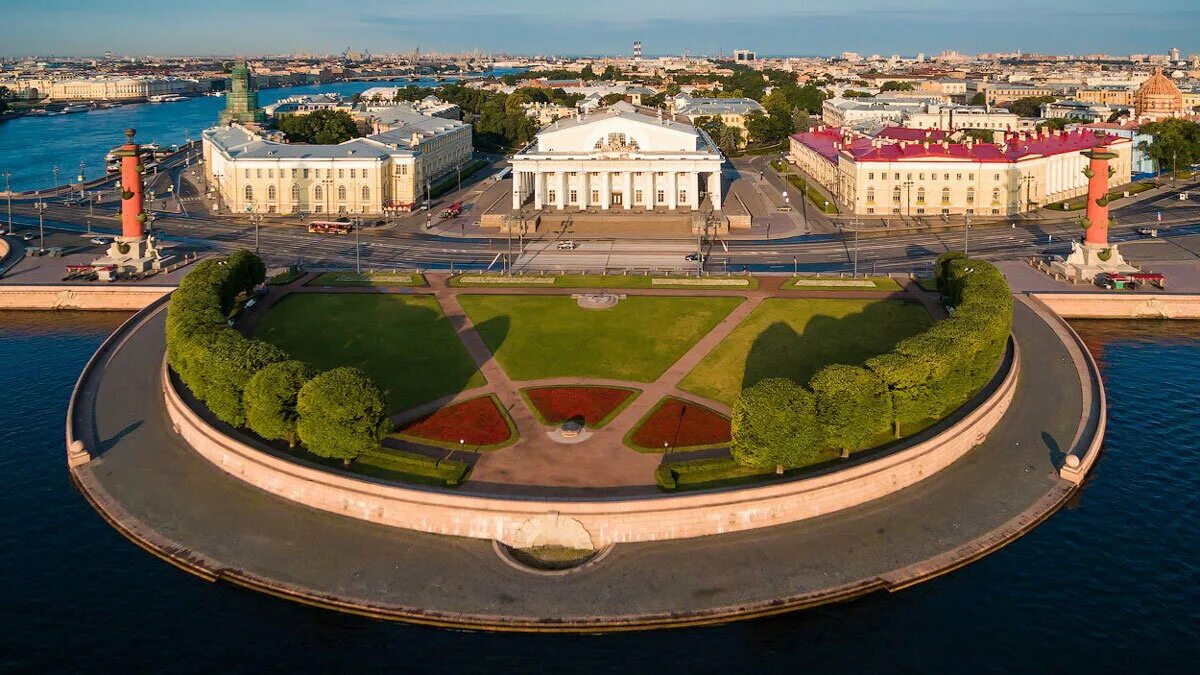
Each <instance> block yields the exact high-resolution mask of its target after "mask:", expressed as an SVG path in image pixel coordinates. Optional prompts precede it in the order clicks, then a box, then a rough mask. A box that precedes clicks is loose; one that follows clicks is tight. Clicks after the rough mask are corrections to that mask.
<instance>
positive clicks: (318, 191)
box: [313, 185, 325, 200]
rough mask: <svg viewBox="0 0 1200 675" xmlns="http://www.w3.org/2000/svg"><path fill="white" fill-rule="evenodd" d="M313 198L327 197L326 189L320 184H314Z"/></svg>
mask: <svg viewBox="0 0 1200 675" xmlns="http://www.w3.org/2000/svg"><path fill="white" fill-rule="evenodd" d="M313 199H316V200H321V199H325V189H324V188H322V187H321V186H320V185H314V186H313Z"/></svg>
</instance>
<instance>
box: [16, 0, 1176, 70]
mask: <svg viewBox="0 0 1200 675" xmlns="http://www.w3.org/2000/svg"><path fill="white" fill-rule="evenodd" d="M561 7H562V6H561V5H557V4H552V3H549V2H546V1H545V0H513V1H512V2H509V3H506V5H504V6H503V7H501V8H497V7H496V6H495V5H494V4H493V3H485V2H482V1H481V0H463V1H462V2H458V3H455V6H454V7H453V9H445V10H442V11H435V12H430V11H429V10H428V8H427V7H426V6H424V5H418V4H417V3H413V2H392V3H388V2H382V1H381V0H362V1H361V2H358V3H356V4H355V5H353V6H350V7H345V8H343V9H342V11H341V12H340V13H337V14H331V13H330V12H329V7H328V4H327V3H319V2H315V1H314V0H290V1H289V2H283V1H282V0H264V1H263V2H259V3H256V4H255V5H254V6H252V7H248V6H246V5H245V4H244V3H239V2H234V1H232V0H214V1H212V2H207V3H201V2H196V1H194V0H181V1H180V2H177V3H172V4H169V5H149V6H139V7H138V8H136V9H131V8H128V7H127V6H126V5H124V4H122V3H117V2H113V1H111V0H97V1H96V2H91V3H81V2H67V3H61V4H58V5H56V6H53V7H47V6H46V5H45V3H36V2H32V1H30V0H15V1H14V2H11V3H9V5H8V7H7V8H6V10H5V18H6V25H7V28H8V29H9V30H11V31H12V34H11V35H10V36H6V39H5V40H4V42H3V46H0V55H3V56H7V57H12V56H26V55H43V56H44V55H57V56H94V55H99V54H103V53H104V52H105V51H112V52H114V53H121V54H136V55H143V54H145V55H161V56H174V55H208V54H244V55H264V54H281V53H337V52H340V51H342V50H343V49H345V48H346V47H350V48H352V49H353V50H368V51H371V52H373V53H387V52H406V51H411V50H412V49H414V48H416V47H417V46H420V47H422V48H423V49H427V50H436V51H443V52H446V51H471V50H474V49H478V50H480V51H482V52H507V53H514V54H526V55H534V54H561V55H567V56H573V55H617V54H625V53H627V52H628V51H629V50H630V46H631V44H632V41H634V40H642V41H643V42H644V43H645V52H646V54H647V55H648V56H652V55H659V54H678V53H681V52H683V51H684V50H688V51H690V52H691V53H692V54H708V55H715V54H717V53H725V54H728V53H730V52H731V51H732V50H734V49H753V50H756V51H758V52H759V53H760V54H764V55H789V56H803V55H834V54H838V53H840V52H842V51H855V52H860V53H862V54H864V55H867V54H872V53H879V54H884V55H888V54H893V53H899V54H906V55H913V54H916V53H918V52H924V53H926V54H927V55H932V54H935V53H937V52H939V51H942V50H944V49H946V50H957V51H960V52H963V53H969V54H973V53H980V52H1009V51H1016V50H1022V51H1026V52H1041V53H1048V54H1068V53H1073V54H1085V53H1095V52H1104V53H1109V54H1113V55H1125V54H1129V53H1163V52H1166V50H1167V49H1169V48H1171V47H1178V48H1179V49H1181V50H1182V52H1183V53H1184V54H1185V55H1186V54H1188V53H1191V52H1193V51H1197V49H1198V48H1197V47H1194V46H1193V42H1192V41H1193V40H1194V38H1193V36H1194V34H1195V31H1196V29H1197V28H1198V27H1200V11H1197V10H1196V9H1195V8H1194V7H1193V6H1191V4H1190V3H1188V2H1185V1H1183V0H1149V1H1148V2H1145V3H1142V4H1141V5H1139V7H1138V10H1137V11H1131V10H1129V9H1128V8H1127V6H1126V5H1124V4H1123V3H1119V2H1117V1H1116V0H1095V1H1093V2H1090V3H1085V2H1082V0H1065V2H1061V3H1058V4H1056V5H1054V6H1053V7H1052V8H1046V7H1044V6H1043V5H1041V4H1039V3H1033V2H1029V1H1028V0H1019V1H1018V2H1016V3H1010V4H1009V5H1007V6H1006V7H1005V11H1004V12H1003V13H997V12H996V11H995V10H994V9H992V8H990V7H988V6H984V5H983V4H982V3H978V2H971V3H963V2H957V3H956V2H951V1H949V0H917V1H916V2H910V3H906V4H904V5H901V4H900V3H897V2H892V1H890V0H889V1H887V2H871V1H867V0H847V1H846V2H843V3H840V5H839V7H838V8H837V9H825V8H822V9H813V8H808V7H792V6H788V5H787V4H786V3H781V2H779V1H778V0H745V1H744V2H741V3H736V4H733V3H725V2H718V1H717V0H697V1H693V2H689V3H681V2H663V3H659V4H657V5H655V6H652V7H646V6H644V3H638V2H634V0H612V2H609V3H606V4H605V5H604V6H603V7H599V6H581V7H572V8H571V10H570V12H569V14H568V13H567V12H566V11H564V10H563V9H562V8H561ZM48 25H52V26H54V31H53V32H52V33H48V32H47V30H46V28H47V26H48ZM547 26H556V27H558V28H559V30H547ZM1131 26H1136V28H1137V30H1136V31H1135V30H1130V27H1131ZM531 34H534V35H536V39H534V40H531V38H530V37H529V36H530V35H531Z"/></svg>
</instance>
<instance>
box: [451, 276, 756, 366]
mask: <svg viewBox="0 0 1200 675" xmlns="http://www.w3.org/2000/svg"><path fill="white" fill-rule="evenodd" d="M458 300H459V302H460V303H461V304H462V306H463V309H464V310H465V311H466V312H467V315H468V316H470V317H471V321H472V322H473V323H474V324H475V328H476V330H478V331H479V334H480V335H481V336H482V337H483V340H484V342H485V343H487V346H488V348H489V349H491V350H492V353H493V354H495V355H496V359H497V360H498V361H499V362H500V365H501V366H503V367H504V369H505V370H507V371H508V374H509V376H510V377H512V378H513V379H514V380H534V379H538V378H542V377H566V376H578V377H597V378H613V379H620V380H633V381H637V382H653V381H654V380H656V379H658V377H659V376H660V375H662V373H663V372H664V371H665V370H666V369H667V368H668V367H669V366H670V365H671V364H672V363H674V362H675V361H677V360H679V357H681V356H683V354H684V353H685V352H686V351H687V350H688V348H689V347H691V346H692V345H693V344H695V343H696V341H697V340H699V339H700V338H701V337H703V336H704V335H705V334H706V333H708V332H709V331H710V330H712V329H713V327H714V326H716V325H717V323H718V322H720V321H721V319H723V318H724V317H725V316H726V315H727V314H729V312H731V311H733V309H734V307H737V306H738V304H740V303H741V302H742V299H741V298H733V297H728V298H726V297H713V298H697V297H679V298H669V297H629V298H626V299H624V300H622V301H620V302H619V303H617V306H616V307H613V308H612V309H605V310H587V309H582V308H581V307H579V305H578V304H576V302H575V300H574V298H571V297H568V296H544V297H538V296H521V295H460V296H459V298H458Z"/></svg>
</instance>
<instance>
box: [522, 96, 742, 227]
mask: <svg viewBox="0 0 1200 675" xmlns="http://www.w3.org/2000/svg"><path fill="white" fill-rule="evenodd" d="M724 161H725V158H724V157H723V156H722V155H721V152H720V151H719V150H718V149H717V147H716V144H714V143H713V142H712V139H710V138H709V137H708V135H707V134H705V133H704V132H703V131H702V130H700V129H698V128H696V127H695V126H693V125H691V124H688V123H686V122H679V121H673V120H671V119H669V118H667V119H664V118H661V117H659V116H656V115H649V114H645V113H642V112H639V111H638V110H637V109H636V108H634V107H633V106H632V105H629V104H628V103H624V102H621V103H617V104H615V105H612V106H609V107H607V108H603V109H601V110H599V111H597V112H596V113H594V114H590V115H584V116H580V117H573V118H570V119H560V120H558V121H557V122H555V123H553V124H551V125H550V126H549V127H546V128H545V129H543V130H542V131H541V132H540V133H539V134H538V135H537V139H536V140H535V141H534V142H533V143H531V144H530V145H529V146H528V147H526V148H525V149H524V150H522V151H521V152H519V153H517V154H516V156H514V157H513V159H512V170H513V194H512V204H513V209H514V210H518V209H521V208H522V207H524V206H525V205H526V204H528V203H530V202H532V204H533V207H534V208H535V209H543V208H553V209H560V210H565V209H577V210H580V211H596V210H599V211H608V210H624V211H630V210H633V209H638V210H641V211H652V210H656V209H659V210H664V209H665V210H670V211H675V210H681V209H692V210H695V209H700V208H701V207H702V206H704V207H705V208H708V207H710V206H711V209H712V210H713V211H719V210H721V190H722V187H723V185H722V178H721V164H722V162H724ZM706 200H707V201H706Z"/></svg>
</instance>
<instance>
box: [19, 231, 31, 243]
mask: <svg viewBox="0 0 1200 675" xmlns="http://www.w3.org/2000/svg"><path fill="white" fill-rule="evenodd" d="M21 241H33V233H32V232H26V233H25V234H23V235H21Z"/></svg>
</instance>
